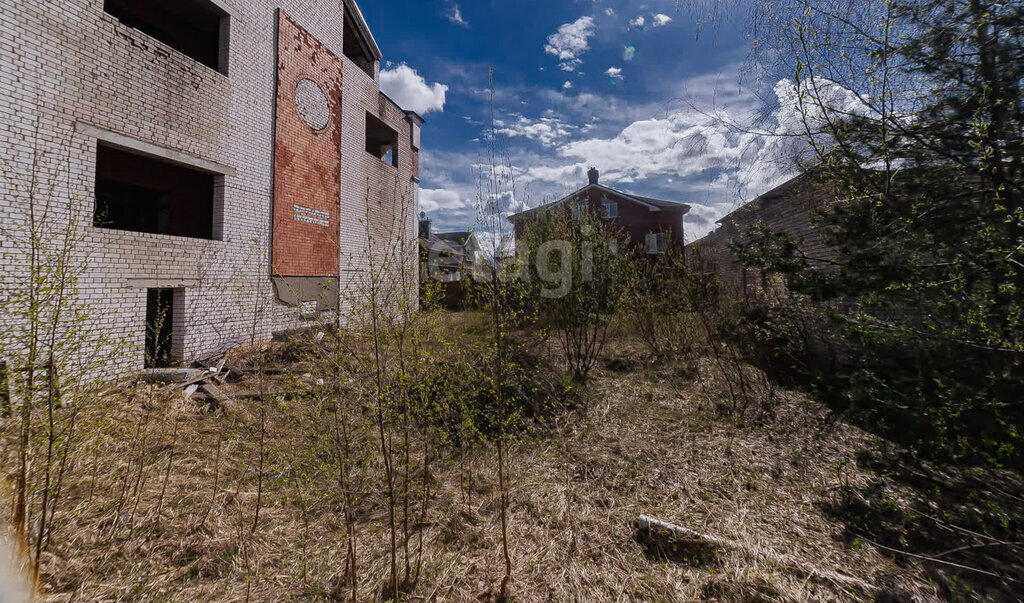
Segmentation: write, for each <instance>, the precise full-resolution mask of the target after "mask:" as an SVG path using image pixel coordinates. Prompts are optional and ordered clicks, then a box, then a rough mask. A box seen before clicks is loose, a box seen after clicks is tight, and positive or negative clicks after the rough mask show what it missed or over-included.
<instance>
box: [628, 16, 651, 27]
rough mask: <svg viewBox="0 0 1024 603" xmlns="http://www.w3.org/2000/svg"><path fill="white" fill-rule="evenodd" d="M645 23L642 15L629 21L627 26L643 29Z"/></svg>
mask: <svg viewBox="0 0 1024 603" xmlns="http://www.w3.org/2000/svg"><path fill="white" fill-rule="evenodd" d="M645 23H647V20H646V19H644V16H643V15H640V16H639V17H637V18H636V19H633V20H632V21H630V22H629V26H630V27H643V26H644V24H645Z"/></svg>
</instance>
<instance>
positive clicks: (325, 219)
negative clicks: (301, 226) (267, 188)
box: [292, 205, 331, 226]
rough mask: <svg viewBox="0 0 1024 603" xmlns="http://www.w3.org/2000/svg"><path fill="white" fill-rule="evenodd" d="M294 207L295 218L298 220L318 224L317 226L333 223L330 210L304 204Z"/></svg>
mask: <svg viewBox="0 0 1024 603" xmlns="http://www.w3.org/2000/svg"><path fill="white" fill-rule="evenodd" d="M292 207H293V208H294V213H293V218H294V219H295V221H296V222H303V223H305V224H316V225H317V226H330V225H331V214H330V213H328V212H325V211H321V210H319V209H313V208H312V207H305V206H302V205H294V206H292Z"/></svg>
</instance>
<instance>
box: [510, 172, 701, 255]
mask: <svg viewBox="0 0 1024 603" xmlns="http://www.w3.org/2000/svg"><path fill="white" fill-rule="evenodd" d="M603 199H608V200H609V201H613V202H615V203H616V205H617V209H618V216H617V217H615V218H602V219H601V221H602V222H603V223H604V224H605V225H606V227H607V228H609V229H611V230H614V231H616V232H617V236H620V237H623V238H625V239H626V241H627V245H629V246H630V247H634V248H637V249H639V251H640V252H641V253H644V251H645V246H646V244H647V235H648V234H651V233H664V234H665V236H666V238H667V241H668V242H669V245H670V246H675V247H676V248H678V249H681V248H682V246H683V244H684V240H685V239H684V233H683V217H684V216H685V215H686V213H687V212H689V210H690V208H689V206H688V205H685V204H682V203H680V204H678V206H676V207H671V208H658V207H654V206H653V205H651V204H649V203H644V202H643V201H642V200H637V199H633V198H631V197H629V196H627V195H625V194H622V193H619V192H617V191H615V190H614V189H609V188H596V187H585V188H584V189H583V190H582V191H577V192H576V193H573V194H572V195H570V196H569V197H568V198H567V199H566V200H565V202H564V203H562V205H561V206H560V210H561V211H564V212H565V213H566V214H567V215H570V214H571V212H572V208H573V206H574V205H575V204H576V203H580V202H585V203H586V205H587V211H589V212H591V213H592V214H594V215H595V216H601V202H602V200H603ZM514 223H515V232H516V236H517V237H520V236H522V235H523V233H524V230H525V229H526V228H528V227H529V219H528V218H526V219H515V220H514Z"/></svg>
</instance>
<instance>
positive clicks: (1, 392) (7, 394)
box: [0, 362, 11, 418]
mask: <svg viewBox="0 0 1024 603" xmlns="http://www.w3.org/2000/svg"><path fill="white" fill-rule="evenodd" d="M7 379H8V377H7V363H6V362H0V417H3V418H7V417H9V416H11V385H10V383H9V382H8V380H7Z"/></svg>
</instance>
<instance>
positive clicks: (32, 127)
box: [0, 0, 415, 373]
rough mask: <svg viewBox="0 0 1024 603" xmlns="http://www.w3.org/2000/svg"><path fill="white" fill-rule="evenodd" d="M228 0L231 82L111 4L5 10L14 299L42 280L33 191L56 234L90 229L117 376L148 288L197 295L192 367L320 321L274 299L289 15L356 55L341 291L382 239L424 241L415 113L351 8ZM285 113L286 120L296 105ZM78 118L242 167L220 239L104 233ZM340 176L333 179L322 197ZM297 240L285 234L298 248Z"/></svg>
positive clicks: (94, 320)
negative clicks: (386, 76)
mask: <svg viewBox="0 0 1024 603" xmlns="http://www.w3.org/2000/svg"><path fill="white" fill-rule="evenodd" d="M219 1H220V3H221V4H223V5H225V6H226V7H227V9H228V10H229V12H230V46H229V48H228V49H227V56H228V63H229V65H228V70H227V73H228V75H224V74H222V73H219V72H218V71H215V70H212V69H210V68H208V67H206V66H204V65H202V64H200V63H198V62H196V61H194V60H192V59H191V58H189V57H187V56H185V55H182V54H180V53H178V52H177V51H175V50H173V49H171V48H170V47H168V46H167V45H165V44H163V43H161V42H159V41H157V40H155V39H153V38H151V37H149V36H147V35H146V34H143V33H141V32H139V31H137V30H134V29H132V28H129V27H126V26H125V25H123V24H121V23H120V22H119V21H117V20H116V19H115V18H113V17H112V16H110V15H108V14H106V13H104V12H103V0H60V1H59V2H56V1H53V0H0V165H2V174H0V186H2V188H0V194H2V198H0V223H2V224H3V229H2V230H0V256H2V257H0V260H2V262H0V296H2V295H3V293H2V291H11V290H12V289H14V288H17V287H20V286H22V285H23V284H24V279H25V278H26V271H25V266H26V257H27V256H26V253H25V248H24V242H25V240H26V233H25V229H26V223H27V215H28V206H29V202H28V200H29V197H30V194H29V193H30V191H34V193H35V194H34V197H35V198H36V199H37V201H38V202H40V203H43V202H49V203H50V204H51V212H50V213H49V214H48V216H49V219H50V221H51V226H52V228H53V230H54V231H55V232H56V231H57V230H59V229H60V227H61V226H62V225H66V224H68V223H69V218H70V219H71V220H72V222H73V223H74V225H75V227H74V233H75V237H74V238H75V240H76V242H77V248H76V253H75V256H74V258H75V262H76V263H77V264H80V265H82V266H83V269H84V270H83V273H82V277H81V279H80V283H79V285H80V298H81V299H82V300H86V301H88V302H89V303H91V305H92V309H91V311H90V318H89V325H88V327H89V328H90V329H91V330H92V331H93V332H94V333H103V334H105V335H106V336H108V337H110V338H112V339H113V340H114V342H113V343H110V344H105V345H103V346H101V347H100V348H99V349H98V350H97V352H96V353H97V354H103V355H106V356H107V357H109V365H110V366H111V367H112V372H117V373H124V372H128V371H131V370H133V369H137V368H141V367H142V364H143V358H142V356H143V354H142V350H143V347H144V323H145V311H146V291H145V289H144V288H142V287H140V286H139V285H138V283H139V280H138V279H158V280H159V282H162V283H167V284H169V285H170V286H177V285H173V284H174V283H179V284H181V288H182V289H183V291H180V292H179V293H178V295H177V296H176V300H177V302H178V303H180V304H181V306H183V307H182V308H180V314H181V316H179V312H176V313H175V321H176V324H175V331H174V333H175V342H174V347H175V349H176V351H177V352H178V354H180V355H181V356H182V357H184V358H192V357H196V356H200V355H202V354H205V353H208V352H211V351H214V350H217V349H219V348H221V347H223V346H225V345H228V344H232V343H237V342H241V341H248V340H249V338H250V337H251V336H252V335H253V329H254V325H255V336H256V337H257V338H258V339H261V338H265V337H267V336H269V334H270V333H271V332H272V331H275V330H281V329H287V328H293V327H296V326H301V325H302V324H303V321H302V319H300V317H299V316H298V310H297V309H296V308H292V307H288V306H284V305H282V304H280V303H279V302H277V301H276V300H275V298H274V297H273V294H272V288H271V285H270V280H269V277H270V274H271V216H272V210H273V207H274V206H273V192H274V191H273V189H274V180H273V171H274V165H275V162H274V150H275V146H274V134H275V100H276V99H277V86H276V80H277V69H276V65H277V57H276V53H275V40H276V35H277V34H276V29H277V27H276V25H277V18H278V17H277V10H278V9H279V8H280V9H282V10H283V11H285V12H286V13H287V14H288V16H289V17H290V18H291V19H292V20H293V21H294V23H295V24H296V25H297V26H298V27H301V28H302V29H303V30H305V31H306V32H308V34H309V36H310V38H309V44H310V46H311V47H317V46H318V45H319V47H322V48H323V49H324V51H329V52H330V53H333V54H334V55H336V56H337V57H340V58H339V59H338V60H339V61H340V63H341V65H342V70H343V71H344V74H345V77H344V79H343V82H342V85H341V102H340V104H341V118H340V120H341V123H340V135H341V141H340V148H341V157H340V170H338V169H337V168H336V173H340V176H339V184H340V191H339V193H338V195H339V197H340V201H339V202H338V203H336V204H334V202H333V201H331V200H328V199H326V198H324V199H322V201H323V202H324V203H325V204H326V205H332V204H333V205H334V206H335V207H336V212H337V214H336V215H337V219H336V220H333V221H332V226H331V228H332V229H333V230H332V235H336V240H337V250H338V253H337V255H338V262H337V263H340V265H341V270H340V272H341V275H342V278H341V281H342V287H343V288H345V287H346V286H349V287H351V286H354V284H355V283H357V281H358V276H359V274H361V273H360V270H362V269H363V268H364V267H365V261H364V258H365V252H364V250H365V248H366V245H367V241H368V239H370V238H372V237H368V234H370V235H372V236H374V237H377V239H381V240H392V239H393V238H394V233H395V232H399V231H400V232H403V233H404V232H408V233H409V235H410V238H411V237H412V235H413V234H414V232H415V220H414V217H413V213H414V212H413V211H411V210H410V209H408V207H409V202H410V201H411V199H412V198H413V196H414V195H413V193H412V192H411V190H410V182H411V179H412V176H413V173H414V171H413V170H414V167H413V159H412V153H410V152H409V145H410V136H409V128H408V127H407V126H406V121H405V120H406V116H405V114H404V112H402V111H401V110H400V109H399V108H398V107H395V106H394V105H393V103H390V102H387V101H385V99H383V97H382V95H381V94H380V92H379V86H378V83H377V81H376V80H375V79H374V78H373V77H371V76H368V75H366V74H365V73H364V72H363V71H362V70H361V69H359V68H358V67H356V66H355V65H354V64H353V63H352V62H351V61H350V60H348V59H347V58H345V57H343V56H342V48H343V46H342V35H343V31H344V28H343V12H342V10H343V9H342V3H341V2H340V1H339V0H274V1H270V0H219ZM314 40H315V42H314ZM376 71H377V69H374V72H375V73H376ZM335 92H336V90H335ZM334 100H336V99H334ZM280 104H281V105H282V106H280V107H279V109H280V110H281V111H282V113H283V112H285V111H286V110H287V107H285V106H283V105H286V104H287V103H285V102H283V101H282V102H281V103H280ZM292 109H293V112H294V105H292ZM366 111H370V112H372V113H374V114H376V115H378V116H379V117H381V118H382V119H384V120H385V121H386V122H388V123H389V124H390V125H391V126H392V127H393V128H395V129H396V130H397V131H398V132H399V133H400V135H401V141H400V145H399V159H400V163H399V167H398V168H397V169H396V168H394V167H391V166H385V165H383V164H382V163H381V162H380V161H379V160H377V159H375V158H373V157H372V156H370V155H368V154H367V153H366V152H365V148H364V127H365V112H366ZM334 117H337V116H334ZM332 119H333V118H332ZM76 122H81V123H87V124H92V125H95V126H98V127H101V128H103V129H106V130H110V131H113V132H117V133H119V134H123V135H125V136H129V137H131V138H134V139H137V140H140V141H144V142H147V143H151V144H155V145H159V146H161V147H164V148H167V149H171V150H175V151H180V152H184V153H187V154H189V155H192V156H194V157H198V158H201V159H205V160H209V161H215V162H217V163H219V164H223V165H226V166H230V167H231V168H234V169H235V170H236V171H237V174H236V175H233V176H225V177H223V178H220V179H219V183H218V204H219V206H220V211H219V212H218V213H219V214H220V215H219V217H218V218H217V219H216V223H215V231H217V232H219V233H220V237H219V240H211V241H207V240H196V239H187V238H181V237H171V236H161V235H152V234H141V233H133V232H123V231H116V230H109V229H100V228H94V227H93V226H92V214H93V209H94V172H95V161H96V140H95V139H93V138H91V137H89V136H86V135H84V134H81V133H78V132H76V129H75V124H76ZM297 123H302V122H301V121H298V122H297ZM33 166H35V167H33ZM33 174H35V177H33ZM321 176H322V179H321ZM332 179H333V175H319V174H318V176H317V183H318V184H317V187H319V183H320V182H323V181H326V182H330V181H331V180H332ZM396 197H397V199H396ZM289 211H291V208H289ZM333 217H334V216H333V215H332V219H333ZM293 236H296V234H295V233H290V232H285V233H284V234H282V236H281V237H280V239H279V240H280V241H281V242H282V244H284V245H285V246H287V245H288V244H289V243H288V240H289V238H291V237H293ZM297 236H298V237H299V238H301V236H302V235H301V232H299V234H298V235H297ZM329 238H330V237H328V239H329ZM302 248H303V249H308V247H307V246H306V243H305V242H304V243H303V246H302ZM331 255H333V252H332V254H331ZM302 261H303V262H306V261H311V260H309V258H306V259H303V260H302ZM316 262H318V263H319V265H318V266H317V267H316V268H314V269H312V270H311V272H325V271H330V269H331V263H332V262H331V260H330V259H327V258H323V257H319V256H318V257H317V258H316ZM325 265H326V266H327V269H326V270H325V269H324V266H325ZM333 269H334V270H335V271H336V272H337V271H338V268H337V266H335V267H334V268H333ZM133 283H134V284H133ZM4 301H5V300H3V299H0V302H4ZM6 301H7V302H10V303H11V304H13V303H14V300H12V299H10V297H9V296H8V298H6ZM12 307H13V306H10V305H5V310H4V312H3V313H2V314H0V322H2V323H4V324H3V325H0V327H3V329H4V331H5V332H14V331H15V330H16V329H15V328H14V326H13V324H14V323H15V322H16V321H17V315H16V312H15V311H13V310H12ZM254 314H255V315H256V320H255V321H254V320H253V318H254Z"/></svg>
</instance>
